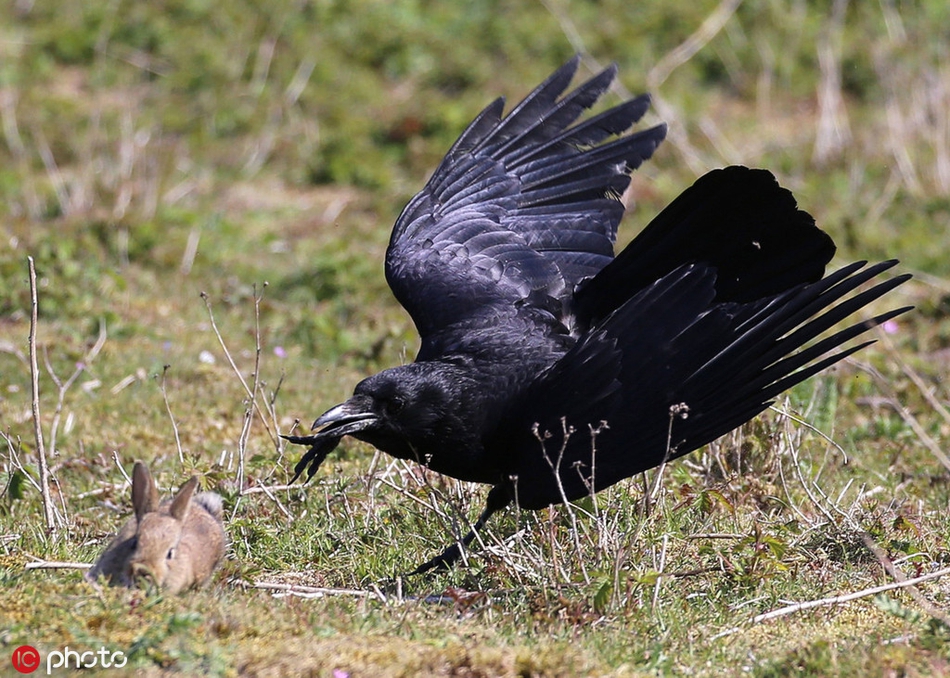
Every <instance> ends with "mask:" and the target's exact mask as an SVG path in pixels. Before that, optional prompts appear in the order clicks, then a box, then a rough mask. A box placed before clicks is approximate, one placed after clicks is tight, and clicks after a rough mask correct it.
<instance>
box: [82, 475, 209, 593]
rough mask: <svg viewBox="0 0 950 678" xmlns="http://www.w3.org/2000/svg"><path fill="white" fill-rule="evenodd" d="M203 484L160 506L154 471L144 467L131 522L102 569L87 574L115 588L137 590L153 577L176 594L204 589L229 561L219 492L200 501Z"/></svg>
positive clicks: (193, 483)
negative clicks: (138, 582) (220, 564)
mask: <svg viewBox="0 0 950 678" xmlns="http://www.w3.org/2000/svg"><path fill="white" fill-rule="evenodd" d="M197 487H198V478H196V477H192V478H191V480H189V481H188V482H187V483H185V484H184V485H182V487H181V489H180V490H178V494H176V495H175V496H174V498H172V499H171V500H166V501H164V502H162V503H161V504H159V503H158V490H157V489H156V488H155V481H154V480H152V474H151V473H149V470H148V467H147V466H146V465H145V464H143V463H142V462H140V461H137V462H135V468H134V469H133V470H132V506H133V507H134V509H135V517H134V518H130V519H129V520H128V522H126V524H125V525H123V526H122V529H121V530H119V533H118V534H117V535H116V536H115V538H114V539H113V540H112V542H111V543H110V544H109V546H108V547H107V548H106V550H105V551H104V552H103V553H102V555H101V556H100V557H99V560H97V561H96V564H95V565H94V566H93V567H92V569H91V570H89V572H87V573H86V579H88V580H89V581H91V582H95V581H96V580H97V579H98V578H99V576H100V575H103V576H105V577H108V579H109V583H110V584H111V585H113V586H129V587H131V586H134V585H135V583H136V580H140V579H141V578H143V577H148V578H149V579H151V581H152V582H153V583H155V584H157V585H159V586H161V587H162V588H164V589H166V590H167V591H168V592H170V593H173V594H175V593H180V592H181V591H184V590H185V589H188V588H191V587H192V586H201V585H203V584H204V583H205V582H207V581H208V579H209V578H210V577H211V573H212V572H213V571H214V568H215V566H216V565H217V564H218V562H219V561H220V560H221V558H222V556H223V555H224V545H225V536H224V525H223V524H222V519H221V514H222V503H221V497H220V496H218V495H217V494H215V493H214V492H201V493H200V494H197V495H195V488H197Z"/></svg>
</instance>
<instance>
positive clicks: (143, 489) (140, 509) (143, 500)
mask: <svg viewBox="0 0 950 678" xmlns="http://www.w3.org/2000/svg"><path fill="white" fill-rule="evenodd" d="M132 507H133V508H134V509H135V517H136V518H137V519H138V520H141V519H142V516H144V515H145V514H146V513H151V512H152V511H154V510H155V509H157V508H158V489H157V488H156V487H155V481H154V480H152V474H151V473H149V472H148V466H146V465H145V464H143V463H142V462H140V461H137V462H135V467H134V468H133V469H132Z"/></svg>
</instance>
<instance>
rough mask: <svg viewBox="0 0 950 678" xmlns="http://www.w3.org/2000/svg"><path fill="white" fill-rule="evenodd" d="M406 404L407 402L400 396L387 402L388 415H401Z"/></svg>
mask: <svg viewBox="0 0 950 678" xmlns="http://www.w3.org/2000/svg"><path fill="white" fill-rule="evenodd" d="M405 404H406V403H405V401H404V400H403V399H402V398H400V397H398V396H396V397H393V398H390V399H389V400H387V401H386V413H387V414H399V413H400V412H402V408H403V407H404V406H405Z"/></svg>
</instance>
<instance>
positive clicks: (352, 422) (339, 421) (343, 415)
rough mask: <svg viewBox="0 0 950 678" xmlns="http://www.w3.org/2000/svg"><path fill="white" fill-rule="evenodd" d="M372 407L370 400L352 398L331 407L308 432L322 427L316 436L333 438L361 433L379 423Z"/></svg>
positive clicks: (358, 397) (362, 397)
mask: <svg viewBox="0 0 950 678" xmlns="http://www.w3.org/2000/svg"><path fill="white" fill-rule="evenodd" d="M372 407H373V403H372V400H371V399H370V398H367V397H366V396H353V397H352V398H350V399H349V400H347V401H346V402H345V403H341V404H340V405H337V406H336V407H332V408H330V409H329V410H327V411H326V412H324V413H323V414H321V415H320V416H319V417H317V420H316V421H314V422H313V426H311V427H310V430H311V431H315V430H317V429H318V428H321V427H322V429H323V430H322V431H320V432H319V433H318V434H317V435H318V436H323V435H328V436H334V437H343V436H345V435H349V434H350V433H356V432H357V431H362V430H363V429H365V428H369V427H370V426H372V425H373V424H375V423H376V422H377V421H379V417H378V416H377V415H376V413H375V412H373V409H372Z"/></svg>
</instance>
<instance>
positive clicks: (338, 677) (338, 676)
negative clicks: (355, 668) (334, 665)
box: [333, 669, 350, 678]
mask: <svg viewBox="0 0 950 678" xmlns="http://www.w3.org/2000/svg"><path fill="white" fill-rule="evenodd" d="M333 678H350V673H349V671H344V670H343V669H333Z"/></svg>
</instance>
